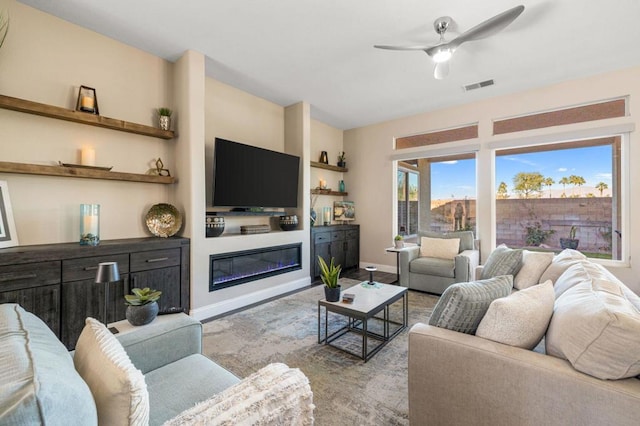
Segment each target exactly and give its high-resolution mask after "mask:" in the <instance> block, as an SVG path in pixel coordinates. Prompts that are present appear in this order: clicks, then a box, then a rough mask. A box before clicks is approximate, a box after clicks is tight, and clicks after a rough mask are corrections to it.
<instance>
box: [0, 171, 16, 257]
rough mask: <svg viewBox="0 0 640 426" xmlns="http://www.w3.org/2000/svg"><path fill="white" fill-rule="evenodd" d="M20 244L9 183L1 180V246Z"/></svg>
mask: <svg viewBox="0 0 640 426" xmlns="http://www.w3.org/2000/svg"><path fill="white" fill-rule="evenodd" d="M17 245H18V235H17V234H16V224H15V223H14V222H13V210H11V199H10V198H9V185H8V184H7V182H6V181H4V180H0V248H5V247H13V246H17Z"/></svg>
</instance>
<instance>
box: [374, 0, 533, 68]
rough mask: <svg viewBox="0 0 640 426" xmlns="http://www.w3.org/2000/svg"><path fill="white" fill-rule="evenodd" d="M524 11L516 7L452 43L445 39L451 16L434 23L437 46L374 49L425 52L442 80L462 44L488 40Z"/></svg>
mask: <svg viewBox="0 0 640 426" xmlns="http://www.w3.org/2000/svg"><path fill="white" fill-rule="evenodd" d="M523 11H524V6H522V5H520V6H516V7H514V8H512V9H509V10H507V11H505V12H502V13H500V14H498V15H496V16H494V17H493V18H489V19H487V20H486V21H484V22H482V23H480V24H478V25H476V26H475V27H473V28H471V29H470V30H468V31H466V32H464V33H462V34H461V35H459V36H458V37H456V38H454V39H453V40H451V41H446V40H445V39H444V34H445V32H446V31H447V29H448V28H449V25H451V22H452V19H451V18H450V17H449V16H443V17H441V18H438V19H436V20H435V21H434V22H433V27H434V28H435V30H436V33H438V34H439V35H440V42H439V43H438V44H437V45H435V46H387V45H375V46H373V47H376V48H378V49H388V50H423V51H424V52H426V54H427V55H429V56H430V57H431V59H433V62H435V63H436V65H435V68H434V70H433V76H434V77H435V78H436V79H438V80H442V79H443V78H445V77H446V76H447V75H448V74H449V60H450V59H451V57H452V56H453V53H454V52H455V51H456V49H457V48H458V47H459V46H460V45H461V44H462V43H464V42H467V41H473V40H479V39H482V38H486V37H489V36H491V35H494V34H496V33H498V32H500V31H501V30H503V29H504V28H505V27H506V26H507V25H509V24H510V23H512V22H513V21H514V20H515V19H516V18H517V17H518V16H520V14H521V13H522V12H523Z"/></svg>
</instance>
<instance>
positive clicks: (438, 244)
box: [420, 237, 460, 260]
mask: <svg viewBox="0 0 640 426" xmlns="http://www.w3.org/2000/svg"><path fill="white" fill-rule="evenodd" d="M459 247H460V238H429V237H422V238H420V256H422V257H435V258H438V259H449V260H453V258H454V257H456V256H457V255H458V248H459Z"/></svg>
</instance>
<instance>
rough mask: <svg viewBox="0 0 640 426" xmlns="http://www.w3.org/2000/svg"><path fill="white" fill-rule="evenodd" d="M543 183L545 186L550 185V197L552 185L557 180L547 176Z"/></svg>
mask: <svg viewBox="0 0 640 426" xmlns="http://www.w3.org/2000/svg"><path fill="white" fill-rule="evenodd" d="M542 183H543V185H544V186H548V187H549V198H551V185H553V184H554V183H556V181H555V180H553V178H550V177H546V178H544V181H543V182H542Z"/></svg>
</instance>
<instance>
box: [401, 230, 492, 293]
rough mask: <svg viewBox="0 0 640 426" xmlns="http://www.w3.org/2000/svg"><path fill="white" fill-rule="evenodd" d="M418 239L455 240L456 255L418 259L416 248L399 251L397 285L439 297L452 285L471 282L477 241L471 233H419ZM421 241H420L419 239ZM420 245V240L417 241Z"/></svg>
mask: <svg viewBox="0 0 640 426" xmlns="http://www.w3.org/2000/svg"><path fill="white" fill-rule="evenodd" d="M418 234H419V237H428V238H459V239H460V246H459V249H458V254H457V255H456V256H455V257H454V258H453V259H442V258H437V257H421V256H420V246H419V245H418V246H415V247H408V248H406V249H404V250H402V251H400V255H399V267H400V285H401V286H403V287H407V288H410V289H413V290H420V291H426V292H429V293H435V294H442V293H443V292H444V291H445V289H446V288H447V287H449V286H450V285H451V284H453V283H459V282H466V281H472V280H473V279H474V275H475V269H476V267H477V266H478V265H479V263H480V252H479V250H478V246H479V245H478V241H477V240H475V239H474V236H473V232H472V231H458V232H450V233H447V234H439V233H434V232H423V231H420V232H419V233H418ZM420 239H422V238H420ZM418 243H420V241H419V242H418Z"/></svg>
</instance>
